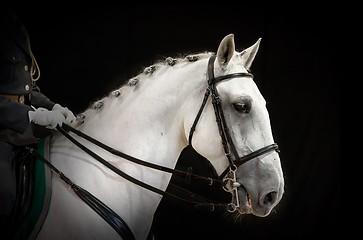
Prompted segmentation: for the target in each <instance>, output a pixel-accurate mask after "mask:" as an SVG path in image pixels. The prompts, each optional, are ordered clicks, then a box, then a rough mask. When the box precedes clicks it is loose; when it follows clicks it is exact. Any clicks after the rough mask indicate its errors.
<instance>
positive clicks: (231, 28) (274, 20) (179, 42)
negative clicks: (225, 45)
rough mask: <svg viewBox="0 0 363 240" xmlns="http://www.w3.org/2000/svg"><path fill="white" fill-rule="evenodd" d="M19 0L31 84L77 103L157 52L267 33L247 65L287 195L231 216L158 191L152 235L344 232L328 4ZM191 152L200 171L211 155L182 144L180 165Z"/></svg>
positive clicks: (246, 42)
mask: <svg viewBox="0 0 363 240" xmlns="http://www.w3.org/2000/svg"><path fill="white" fill-rule="evenodd" d="M226 4H227V3H226ZM17 9H18V10H19V16H20V17H21V18H22V19H23V21H24V23H25V24H26V26H27V28H28V31H29V34H30V38H31V41H32V48H33V52H34V54H35V57H36V59H37V61H38V64H39V66H40V69H41V79H40V80H39V82H38V85H39V86H40V87H41V89H42V91H43V92H44V93H45V94H46V95H48V96H49V97H50V98H51V99H52V100H54V101H55V102H58V103H60V104H62V105H63V106H67V107H68V108H70V109H71V110H72V111H73V112H74V113H78V112H81V111H82V110H84V109H85V108H87V107H88V104H89V103H90V102H92V101H93V100H95V99H98V98H100V97H101V96H103V95H104V94H106V93H108V92H109V91H110V90H112V89H113V88H116V87H118V86H119V85H120V84H121V83H122V82H124V81H125V80H127V79H128V78H130V77H133V76H135V75H137V74H138V73H139V71H141V70H142V69H143V68H144V67H147V66H149V65H151V64H152V63H153V62H154V61H155V60H159V59H160V58H163V57H167V56H178V55H179V54H184V53H195V52H200V51H216V50H217V47H218V44H219V42H220V40H221V39H222V38H223V37H224V36H225V35H227V34H229V33H234V34H235V42H236V47H237V48H238V49H240V50H242V49H243V48H245V47H249V46H250V45H252V44H253V43H255V41H256V40H257V39H258V38H259V37H262V42H261V45H260V50H259V52H258V54H257V57H256V59H255V62H254V64H253V66H252V71H253V73H254V75H255V80H256V82H257V84H258V86H259V88H260V90H261V92H262V94H263V95H264V97H265V98H266V100H267V102H268V109H269V112H270V117H271V124H272V128H273V132H274V137H275V141H276V142H277V143H278V144H279V146H280V150H281V153H280V157H281V161H282V167H283V170H284V175H285V181H286V188H285V192H286V193H285V195H284V198H283V200H282V202H281V203H280V205H279V206H278V207H277V208H276V209H275V210H274V212H273V213H272V214H271V215H269V216H268V217H266V218H257V217H254V216H249V215H248V216H244V217H243V218H242V221H241V222H240V223H233V221H230V220H228V218H226V217H225V216H224V215H222V214H219V213H205V212H200V211H196V210H193V209H191V208H190V207H188V206H183V205H180V204H178V202H173V201H166V200H163V201H162V203H161V204H160V207H159V209H158V212H157V214H156V215H155V216H156V217H155V218H156V221H155V224H156V225H155V235H156V239H178V238H185V237H186V238H187V239H194V238H195V239H197V238H198V239H227V238H232V237H238V238H239V239H250V240H251V239H268V238H270V237H272V238H273V239H275V238H277V237H288V238H291V239H292V238H293V239H307V238H309V237H314V236H316V235H317V234H323V235H324V236H325V237H328V236H335V235H337V234H338V233H340V231H339V230H340V228H339V225H340V223H341V222H340V221H339V220H338V219H339V217H338V216H339V215H338V213H339V212H340V211H341V209H342V208H341V206H340V171H339V164H340V162H339V161H340V144H341V143H340V88H339V85H338V83H337V80H336V70H337V66H336V65H335V61H336V60H335V58H334V57H335V54H336V49H339V47H336V46H335V45H334V44H333V39H334V38H335V37H334V35H333V34H332V33H333V32H332V30H333V29H334V28H335V27H336V26H337V25H336V24H337V21H336V20H335V17H333V16H334V14H333V11H332V10H331V9H329V8H325V9H316V8H308V7H306V8H304V7H302V6H299V5H296V6H295V7H290V8H289V7H288V6H287V7H286V6H285V7H284V8H283V9H280V8H279V7H278V6H275V7H274V8H270V7H266V6H265V7H261V6H258V7H248V6H246V5H242V4H241V5H223V4H218V5H129V6H123V5H101V6H83V7H70V6H56V5H54V6H53V7H49V6H42V7H40V6H33V5H30V4H29V5H22V6H17ZM336 43H337V42H336ZM337 44H338V43H337ZM191 160H193V161H194V162H197V163H198V164H195V165H194V166H193V168H195V170H196V171H202V167H204V168H206V167H207V166H206V164H204V163H203V159H201V157H199V156H197V155H196V154H195V153H193V152H191V151H189V150H188V151H187V150H186V151H185V152H183V154H182V155H181V157H180V159H179V162H178V166H180V167H183V166H184V165H185V164H186V163H190V162H191ZM204 194H206V195H207V196H208V194H217V195H218V193H215V192H208V191H206V192H205V193H204ZM196 236H198V237H196Z"/></svg>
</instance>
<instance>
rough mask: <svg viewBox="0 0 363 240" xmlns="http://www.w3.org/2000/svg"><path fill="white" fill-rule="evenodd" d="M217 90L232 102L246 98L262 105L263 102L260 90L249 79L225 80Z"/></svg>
mask: <svg viewBox="0 0 363 240" xmlns="http://www.w3.org/2000/svg"><path fill="white" fill-rule="evenodd" d="M218 90H219V91H220V93H221V94H223V95H226V96H228V97H229V98H230V99H231V100H232V101H233V100H234V99H235V100H237V99H239V98H241V97H247V96H248V97H250V98H251V99H252V100H254V102H260V103H262V104H264V102H265V99H264V97H263V96H262V94H261V92H260V90H259V89H258V87H257V85H256V84H255V82H254V81H253V79H252V78H250V77H242V78H233V79H229V80H228V79H227V80H226V81H224V82H222V83H221V84H220V86H219V87H218Z"/></svg>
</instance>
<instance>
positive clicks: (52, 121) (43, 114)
mask: <svg viewBox="0 0 363 240" xmlns="http://www.w3.org/2000/svg"><path fill="white" fill-rule="evenodd" d="M28 116H29V120H30V122H34V123H35V124H38V125H41V126H45V127H46V128H49V129H56V127H57V125H59V126H62V124H63V122H65V120H66V118H65V116H64V115H63V113H62V112H61V110H59V109H55V110H52V111H49V110H48V109H45V108H37V109H35V111H29V112H28Z"/></svg>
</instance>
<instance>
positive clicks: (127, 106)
mask: <svg viewBox="0 0 363 240" xmlns="http://www.w3.org/2000/svg"><path fill="white" fill-rule="evenodd" d="M206 61H207V60H200V61H199V62H193V63H189V62H188V63H179V64H177V65H175V66H173V67H171V66H169V67H167V66H164V67H161V68H160V69H158V70H156V71H155V72H153V73H152V74H149V75H145V74H141V75H140V76H138V77H137V79H138V83H137V84H136V85H131V86H130V85H127V84H126V85H124V86H123V87H121V88H120V89H119V91H120V93H121V95H120V96H119V97H115V96H113V94H109V95H108V96H107V97H104V98H103V99H101V101H98V102H97V103H98V104H99V103H100V102H102V107H101V108H97V109H95V108H90V109H88V110H87V111H86V112H85V115H86V121H85V122H84V124H83V126H81V128H80V129H81V130H83V131H84V132H86V133H88V134H90V135H92V136H94V137H96V138H98V139H99V140H100V141H103V142H104V143H106V144H108V145H110V146H112V147H114V148H115V149H118V150H123V151H125V152H126V153H128V154H131V155H133V156H135V157H138V158H143V159H144V160H145V161H149V162H154V163H157V164H162V165H165V166H168V167H174V166H175V164H176V161H177V159H178V157H179V154H180V152H181V151H182V149H183V148H184V147H186V145H187V138H186V136H185V131H184V130H183V119H184V114H185V113H184V112H183V110H184V109H185V108H184V107H183V106H185V105H191V104H192V103H191V101H193V99H195V98H198V96H197V95H202V94H200V93H201V92H203V91H202V90H201V88H202V87H203V89H204V88H205V69H206ZM201 65H203V67H201ZM204 65H205V66H204ZM198 79H200V80H198ZM198 89H200V90H198ZM199 98H200V99H201V97H199ZM199 98H198V103H199V101H201V100H199ZM198 105H199V104H198ZM196 113H197V112H195V114H196ZM155 156H158V157H157V158H155Z"/></svg>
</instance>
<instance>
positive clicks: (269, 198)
mask: <svg viewBox="0 0 363 240" xmlns="http://www.w3.org/2000/svg"><path fill="white" fill-rule="evenodd" d="M276 199H277V192H276V191H273V192H269V193H267V194H266V195H265V196H264V197H263V198H262V199H261V200H262V205H263V206H265V205H271V204H273V203H275V201H276Z"/></svg>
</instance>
